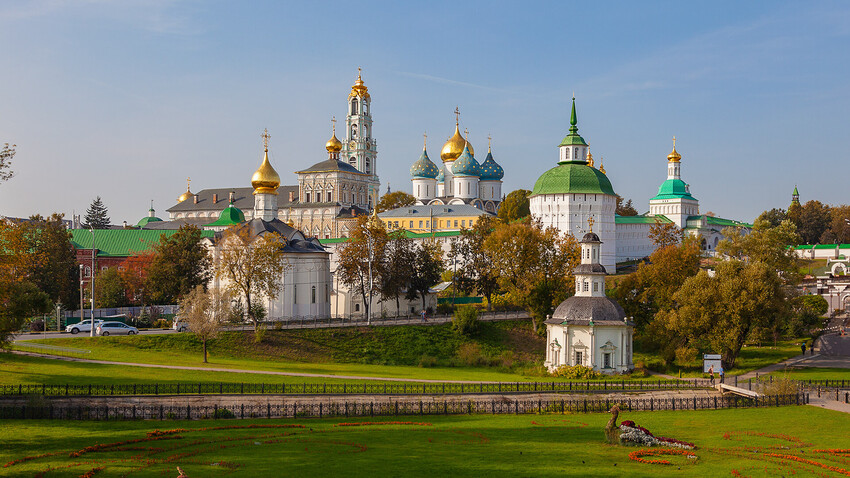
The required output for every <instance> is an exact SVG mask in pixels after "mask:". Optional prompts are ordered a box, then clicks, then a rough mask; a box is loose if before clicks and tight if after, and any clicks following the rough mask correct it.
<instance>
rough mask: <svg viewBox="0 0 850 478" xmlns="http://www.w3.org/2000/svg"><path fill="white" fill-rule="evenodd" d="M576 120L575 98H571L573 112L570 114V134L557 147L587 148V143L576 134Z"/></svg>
mask: <svg viewBox="0 0 850 478" xmlns="http://www.w3.org/2000/svg"><path fill="white" fill-rule="evenodd" d="M576 125H578V118H577V117H576V98H575V96H573V111H572V113H570V133H569V134H568V135H566V136H565V137H564V139H563V141H561V144H559V145H558V146H587V143H586V142H585V141H584V138H582V137H581V136H580V135H579V134H578V126H576Z"/></svg>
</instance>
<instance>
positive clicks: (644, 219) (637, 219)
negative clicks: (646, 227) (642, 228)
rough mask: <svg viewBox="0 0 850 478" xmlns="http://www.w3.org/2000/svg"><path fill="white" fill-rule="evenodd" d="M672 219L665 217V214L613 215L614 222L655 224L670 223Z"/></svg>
mask: <svg viewBox="0 0 850 478" xmlns="http://www.w3.org/2000/svg"><path fill="white" fill-rule="evenodd" d="M671 222H673V221H671V220H669V219H667V217H666V216H662V215H657V216H651V215H649V214H647V215H639V216H620V215H616V216H614V224H656V223H662V224H664V223H671Z"/></svg>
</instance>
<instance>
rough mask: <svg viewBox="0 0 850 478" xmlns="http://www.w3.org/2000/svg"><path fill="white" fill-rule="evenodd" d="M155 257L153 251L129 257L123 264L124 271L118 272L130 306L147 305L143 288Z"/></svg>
mask: <svg viewBox="0 0 850 478" xmlns="http://www.w3.org/2000/svg"><path fill="white" fill-rule="evenodd" d="M155 256H156V254H155V253H154V252H153V251H146V252H143V253H140V254H136V255H133V256H130V257H128V258H127V259H126V260H125V261H124V263H123V267H124V269H123V270H119V271H118V275H119V276H120V277H121V281H122V282H123V283H124V289H125V291H126V293H127V301H128V302H129V303H130V304H133V305H141V306H144V305H145V304H146V303H147V302H146V299H147V296H146V295H145V294H146V293H145V286H146V285H147V283H148V274H149V271H150V267H151V264H153V261H154V258H155ZM149 293H150V291H148V294H149Z"/></svg>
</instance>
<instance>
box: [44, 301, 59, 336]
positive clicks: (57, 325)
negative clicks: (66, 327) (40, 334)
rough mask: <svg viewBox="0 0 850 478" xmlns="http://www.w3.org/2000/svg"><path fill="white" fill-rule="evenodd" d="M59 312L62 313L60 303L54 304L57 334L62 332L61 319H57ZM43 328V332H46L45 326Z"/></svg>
mask: <svg viewBox="0 0 850 478" xmlns="http://www.w3.org/2000/svg"><path fill="white" fill-rule="evenodd" d="M61 311H62V304H61V303H57V304H56V331H57V332H62V319H61V318H60V317H59V313H60V312H61ZM44 328H45V330H46V329H47V326H46V325H45V327H44Z"/></svg>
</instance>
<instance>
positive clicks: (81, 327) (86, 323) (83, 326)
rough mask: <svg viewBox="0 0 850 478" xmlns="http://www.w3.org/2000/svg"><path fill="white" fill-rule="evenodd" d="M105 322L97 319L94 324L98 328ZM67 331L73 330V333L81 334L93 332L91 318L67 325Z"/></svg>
mask: <svg viewBox="0 0 850 478" xmlns="http://www.w3.org/2000/svg"><path fill="white" fill-rule="evenodd" d="M101 323H103V321H102V320H100V319H95V321H94V326H95V328H97V326H98V325H99V324H101ZM65 332H71V333H72V334H79V333H80V332H91V319H86V320H83V321H82V322H78V323H76V324H71V325H68V326H66V327H65Z"/></svg>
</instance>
